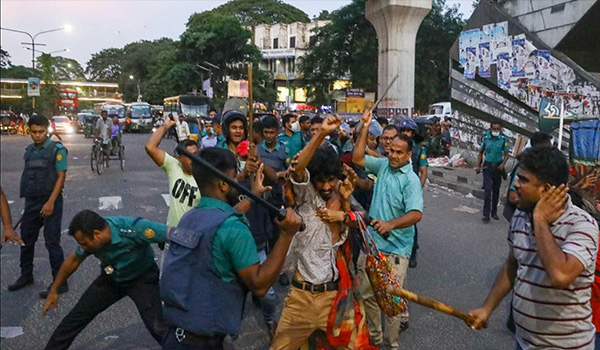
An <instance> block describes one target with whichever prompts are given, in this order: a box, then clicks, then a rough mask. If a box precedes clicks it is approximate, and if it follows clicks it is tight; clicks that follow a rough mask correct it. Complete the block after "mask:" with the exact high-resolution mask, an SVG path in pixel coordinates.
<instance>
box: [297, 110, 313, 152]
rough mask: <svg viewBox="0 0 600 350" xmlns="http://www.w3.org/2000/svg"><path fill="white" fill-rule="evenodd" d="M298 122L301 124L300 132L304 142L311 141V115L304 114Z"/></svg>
mask: <svg viewBox="0 0 600 350" xmlns="http://www.w3.org/2000/svg"><path fill="white" fill-rule="evenodd" d="M298 123H299V124H300V132H301V133H302V142H303V144H304V145H306V144H308V141H310V117H309V116H307V115H303V116H301V117H300V119H298Z"/></svg>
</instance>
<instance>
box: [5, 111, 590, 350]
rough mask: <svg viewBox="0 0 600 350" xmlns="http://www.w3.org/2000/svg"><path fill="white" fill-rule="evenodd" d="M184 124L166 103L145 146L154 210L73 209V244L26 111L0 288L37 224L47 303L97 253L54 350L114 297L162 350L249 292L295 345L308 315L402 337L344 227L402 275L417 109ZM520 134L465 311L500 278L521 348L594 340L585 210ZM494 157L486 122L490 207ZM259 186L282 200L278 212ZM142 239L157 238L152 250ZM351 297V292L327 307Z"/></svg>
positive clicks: (57, 168)
mask: <svg viewBox="0 0 600 350" xmlns="http://www.w3.org/2000/svg"><path fill="white" fill-rule="evenodd" d="M100 124H102V125H100ZM250 124H252V125H250ZM98 125H100V128H101V130H100V131H98V132H100V133H106V135H104V136H105V137H107V138H108V139H110V136H109V133H110V131H109V130H110V129H111V128H110V126H111V123H110V120H109V119H108V120H107V119H106V118H105V117H104V116H103V118H101V119H100V120H99V121H98ZM198 125H199V128H200V130H197V134H198V137H197V138H196V139H195V140H194V139H191V138H190V136H191V135H192V134H193V133H191V132H190V130H189V127H188V125H187V123H186V122H185V118H183V116H180V117H179V118H178V120H175V118H170V117H168V118H165V120H164V122H163V123H162V125H161V126H160V127H158V129H157V130H156V131H155V132H154V133H153V134H152V135H151V137H150V139H149V140H148V142H147V144H146V147H145V149H146V152H147V153H148V155H149V156H150V158H151V159H152V160H153V161H154V163H155V164H156V165H157V166H158V167H160V168H161V169H162V170H164V171H165V173H166V175H167V178H168V186H169V188H168V189H169V195H170V207H169V212H168V215H167V220H166V224H161V223H157V222H153V221H149V220H146V219H142V218H133V217H119V216H112V217H101V216H100V215H99V214H97V213H95V212H93V211H90V210H83V211H81V212H79V213H78V214H77V215H75V217H74V218H73V219H72V221H71V223H70V224H69V229H68V234H69V235H70V236H71V237H73V239H74V240H75V241H76V242H77V244H78V248H77V250H76V251H75V252H73V253H71V254H69V255H68V256H67V258H66V259H65V258H64V255H63V251H62V248H61V247H60V221H61V218H62V195H61V191H62V187H63V185H64V181H65V173H66V170H67V169H66V154H67V153H66V152H67V151H66V149H65V147H64V146H63V145H62V144H61V143H60V142H54V141H52V140H50V138H48V136H47V128H48V120H47V119H46V118H43V117H41V116H35V117H32V118H31V119H30V120H29V126H30V130H31V137H32V140H33V142H34V143H33V144H32V145H31V146H29V147H28V148H27V151H26V155H25V169H24V171H23V177H22V182H21V197H24V198H25V212H24V215H23V221H22V229H21V236H20V237H19V235H18V234H16V233H15V232H14V231H13V230H12V223H11V221H10V213H9V212H6V211H5V209H6V210H8V204H5V202H4V200H5V199H4V194H3V193H2V196H3V197H2V198H3V203H2V209H3V212H2V219H3V223H4V231H3V235H2V243H3V244H4V242H5V241H12V242H15V243H18V244H20V245H21V276H20V277H19V279H18V280H17V281H16V282H15V283H14V284H12V285H10V286H9V290H11V291H13V290H18V289H21V288H24V287H26V286H28V285H30V284H32V283H33V272H32V271H33V255H34V246H35V242H36V240H37V238H38V235H39V230H40V228H41V227H42V226H44V237H45V242H46V247H47V249H48V251H49V253H50V263H51V266H52V274H53V283H52V285H51V286H50V287H49V288H48V289H46V290H44V291H43V292H42V293H41V294H40V296H41V297H42V298H45V299H46V302H45V305H44V307H43V313H46V312H47V311H48V310H49V309H50V308H54V309H55V310H56V308H57V307H58V303H57V302H58V298H59V294H62V293H65V292H67V291H68V284H67V280H68V278H69V276H71V275H72V274H73V273H75V272H76V270H77V268H78V267H79V266H80V264H81V263H82V262H83V261H84V259H86V258H87V257H88V256H90V255H94V256H95V257H96V258H98V259H99V260H100V262H101V266H102V271H101V274H100V275H99V276H98V277H97V278H96V279H95V280H94V282H92V284H91V285H90V286H89V287H88V289H87V290H86V291H85V292H84V294H83V295H82V296H81V298H80V299H79V301H78V303H77V304H76V305H75V306H74V307H73V309H72V310H71V311H70V312H69V314H68V315H67V316H66V317H65V318H64V319H63V320H62V322H61V323H60V324H59V326H58V327H57V329H56V330H55V331H54V333H53V334H52V336H51V337H50V340H49V341H48V343H47V345H46V349H67V348H68V347H69V346H70V344H71V343H72V342H73V340H74V339H75V337H76V336H77V335H78V334H79V333H80V332H81V331H82V330H83V329H84V328H85V327H86V326H87V325H88V324H89V323H90V322H91V320H92V319H93V318H94V317H95V316H96V315H98V314H99V313H101V312H103V311H104V310H105V309H106V308H108V307H109V306H110V305H112V304H114V303H116V302H117V301H118V300H120V299H121V298H123V297H125V296H127V297H129V298H131V299H132V300H133V302H134V303H135V305H136V307H137V309H138V311H139V313H140V316H141V318H142V320H143V322H144V324H145V326H146V328H147V329H148V330H149V332H150V334H151V335H152V336H153V337H154V338H155V339H156V341H157V342H159V343H160V344H162V347H163V349H222V348H223V341H224V338H225V337H226V336H228V335H229V336H232V337H233V338H235V337H236V336H238V335H239V334H240V332H241V322H242V318H243V311H244V304H245V299H246V297H247V295H248V292H250V293H251V295H252V298H253V299H254V300H255V302H256V304H257V305H258V306H259V307H260V309H261V311H262V314H263V318H264V323H265V326H266V329H267V331H268V334H269V337H270V339H271V349H273V350H296V349H299V348H300V347H301V346H303V344H305V343H306V342H307V341H308V339H309V338H311V335H313V334H314V333H315V331H320V332H321V333H320V334H324V338H325V339H326V342H327V343H329V344H330V345H331V346H335V347H337V348H348V349H353V348H356V349H361V350H370V349H375V348H382V349H388V350H389V349H398V348H400V347H401V346H402V345H401V344H400V342H399V334H400V333H401V332H403V331H406V330H407V329H408V328H409V313H408V308H405V309H404V312H402V313H400V314H398V315H395V316H388V315H387V314H385V313H382V308H381V304H380V303H378V299H377V292H376V291H375V286H373V285H372V282H371V279H370V278H369V271H368V270H369V269H368V268H367V264H366V260H367V256H366V254H365V253H364V249H361V244H360V242H361V239H360V238H358V237H359V236H358V234H359V231H360V227H361V225H360V224H361V220H362V219H361V218H365V221H366V222H367V224H368V225H369V226H368V230H369V231H370V233H371V234H372V237H373V242H372V244H374V246H375V247H376V248H377V250H378V251H380V252H381V253H383V254H384V255H385V256H386V258H387V262H389V269H391V270H392V271H393V275H394V276H395V278H396V281H395V283H397V285H398V286H399V287H401V286H402V284H403V283H404V281H405V280H406V275H407V271H408V269H409V268H411V267H412V268H414V267H416V266H417V249H418V248H419V243H418V230H417V224H418V223H419V222H420V221H421V220H422V218H423V215H426V214H425V213H424V212H423V187H424V186H426V184H427V170H428V161H427V158H428V154H427V149H428V147H429V146H428V142H429V141H427V140H428V139H426V138H425V136H426V135H420V134H419V129H418V127H417V124H416V123H415V121H414V120H413V119H411V118H406V119H402V120H400V121H398V122H396V123H395V124H390V122H388V121H387V120H386V119H385V118H379V119H375V118H374V117H373V115H372V113H371V112H370V111H367V112H365V113H364V114H363V116H362V117H361V118H360V119H359V120H356V121H348V122H345V121H342V120H341V118H340V117H338V116H336V115H327V116H325V117H321V116H314V117H312V118H309V117H308V116H297V115H295V114H292V113H287V114H284V115H283V116H282V117H281V118H278V117H276V116H275V115H264V116H262V117H261V118H256V119H255V120H252V123H249V122H248V116H247V115H246V114H245V113H243V112H240V111H237V110H230V111H227V112H225V113H223V114H219V113H217V112H216V111H211V113H210V119H208V120H207V121H206V122H205V123H199V124H198ZM448 125H449V121H448V120H445V121H444V125H442V123H440V122H439V121H438V122H437V123H435V124H434V125H433V128H434V129H435V131H434V132H435V135H436V136H440V135H442V134H444V133H446V132H448V130H445V129H446V128H448V129H449V126H448ZM172 130H175V135H174V136H175V137H176V138H177V141H178V148H177V149H176V151H175V152H176V153H175V155H174V156H172V155H170V154H169V153H168V152H167V151H164V150H163V149H161V148H160V143H161V141H162V140H163V138H164V137H165V136H169V134H170V133H171V131H172ZM534 136H535V137H534V138H533V139H532V140H531V141H532V142H531V143H532V147H531V148H528V149H526V150H525V151H523V152H522V153H521V154H520V155H519V156H518V158H517V162H518V170H514V171H513V174H512V176H511V183H510V191H509V194H508V198H507V199H508V203H509V204H510V205H511V206H512V210H513V212H512V213H510V214H505V217H507V219H508V220H509V221H510V229H509V233H508V246H509V253H508V258H507V260H506V263H505V265H504V266H503V268H502V270H501V272H500V274H499V275H498V278H497V279H496V282H495V284H494V286H493V287H492V289H491V290H490V293H489V295H488V297H487V298H486V300H485V302H484V304H483V306H482V307H481V308H479V309H476V310H473V311H471V312H470V313H469V314H470V315H471V321H469V322H467V325H468V326H469V327H471V328H474V329H479V328H484V327H485V326H486V322H487V320H488V319H489V317H490V315H491V313H492V311H493V310H494V309H495V308H496V307H497V306H498V305H499V303H500V301H501V300H502V299H503V298H504V297H505V296H506V295H509V294H511V296H512V310H513V312H512V318H513V319H514V320H513V321H512V322H513V323H512V324H513V325H514V327H515V328H516V333H515V337H516V343H517V348H518V349H525V350H528V349H557V348H560V349H566V348H572V349H574V348H578V349H589V350H591V349H594V346H595V345H594V344H596V349H597V348H598V345H599V344H598V341H597V342H596V343H595V339H596V338H598V336H597V333H596V332H597V331H600V325H599V324H598V323H599V322H598V321H599V320H598V318H600V315H598V311H600V310H598V304H596V306H595V309H594V310H592V306H591V304H590V299H591V297H592V294H593V293H596V294H595V295H596V297H598V294H600V293H598V292H599V289H600V287H599V283H600V276H599V274H600V272H599V270H600V268H599V267H598V265H597V264H598V261H597V254H598V238H599V230H598V223H597V221H596V219H597V218H594V217H592V216H591V215H590V214H589V213H587V212H586V211H584V210H582V209H581V208H580V207H578V206H577V205H575V204H574V202H575V201H574V200H572V196H571V195H570V194H569V193H568V184H569V165H568V162H567V159H566V158H565V156H564V155H563V153H561V152H560V151H559V150H558V149H557V148H555V147H552V145H551V144H550V143H549V142H547V141H548V140H549V139H548V137H546V136H544V135H543V134H540V133H538V134H536V135H534ZM440 142H441V136H440ZM181 149H183V150H186V151H187V152H189V153H191V154H194V155H195V156H197V157H199V158H201V159H203V160H204V161H205V163H201V162H197V161H194V160H193V159H191V158H190V157H188V156H187V155H186V154H183V153H185V152H182V151H181ZM507 160H508V143H507V141H506V139H505V137H504V136H503V135H502V133H501V126H500V125H499V124H497V123H493V124H492V125H491V129H490V131H489V133H488V134H486V135H485V136H484V139H483V142H482V146H481V152H480V157H479V164H478V167H477V171H478V172H479V171H481V169H482V168H483V174H484V189H485V193H486V195H485V201H484V203H485V204H484V209H483V220H484V221H486V222H489V220H490V217H491V218H493V219H499V218H498V211H497V208H498V206H497V204H498V202H499V189H500V181H501V180H500V179H501V177H502V173H503V172H504V170H505V167H506V163H507ZM207 164H208V165H210V167H208V166H207ZM214 169H216V170H218V172H215V171H214ZM223 174H224V175H225V176H226V178H225V177H224V176H223ZM232 181H235V182H236V183H237V184H240V185H241V186H243V187H245V188H246V189H247V190H248V191H250V192H251V193H252V194H253V196H250V195H245V194H242V193H241V192H240V191H238V190H237V189H236V187H237V186H234V185H233V184H232ZM588 181H591V182H592V183H594V179H592V180H588ZM595 181H596V182H595V183H596V184H597V183H598V178H597V177H596V178H595ZM255 196H257V197H261V198H262V199H264V200H265V201H266V202H268V203H269V204H270V205H271V206H272V207H275V208H279V209H283V208H285V218H283V217H282V216H281V215H280V216H277V215H275V214H274V213H273V211H272V210H269V208H267V207H265V206H264V205H261V203H258V202H256V198H255ZM152 244H158V245H159V246H160V247H161V249H164V250H163V251H162V252H161V257H160V259H159V263H158V264H157V263H155V261H154V251H153V249H152V247H151V245H152ZM277 280H279V281H280V282H281V283H284V284H286V283H290V284H291V286H290V292H289V294H288V296H287V298H286V299H285V302H284V304H283V311H282V313H281V315H280V316H279V318H278V317H277V314H276V310H277V306H278V304H277V303H278V301H277V298H276V296H275V292H274V290H273V288H272V285H273V284H274V283H275V282H276V281H277ZM290 280H291V281H290ZM481 283H483V281H481ZM594 283H595V284H594ZM348 295H350V297H349V296H348ZM347 302H351V303H354V305H355V307H351V308H350V309H343V308H340V305H341V304H343V303H347ZM340 310H346V312H340ZM347 310H350V311H347ZM592 311H594V312H592ZM592 321H593V322H595V323H594V324H595V325H596V326H595V327H597V328H594V324H593V323H592Z"/></svg>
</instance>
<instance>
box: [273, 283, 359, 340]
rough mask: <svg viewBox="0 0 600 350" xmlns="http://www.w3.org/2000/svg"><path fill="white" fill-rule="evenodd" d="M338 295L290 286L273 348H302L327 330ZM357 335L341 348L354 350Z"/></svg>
mask: <svg viewBox="0 0 600 350" xmlns="http://www.w3.org/2000/svg"><path fill="white" fill-rule="evenodd" d="M336 294H337V291H328V292H323V293H316V294H313V293H311V292H309V291H306V290H302V289H298V288H295V287H290V292H289V294H288V296H287V298H286V299H285V303H284V306H283V312H282V313H281V317H280V318H279V323H278V325H277V331H276V332H275V337H274V338H273V343H272V344H271V350H298V348H300V346H302V345H303V344H304V343H305V342H306V341H307V339H308V337H309V336H310V335H311V334H312V333H313V332H314V331H316V330H317V329H320V330H322V331H324V332H327V318H328V317H329V312H330V310H331V305H332V304H333V300H334V299H335V296H336ZM355 337H356V330H355V331H354V332H353V334H352V339H351V340H350V344H348V347H338V349H352V348H353V347H354V339H355Z"/></svg>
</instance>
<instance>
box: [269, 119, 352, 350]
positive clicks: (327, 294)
mask: <svg viewBox="0 0 600 350" xmlns="http://www.w3.org/2000/svg"><path fill="white" fill-rule="evenodd" d="M340 122H341V120H340V118H339V117H334V116H328V117H327V118H326V119H325V121H324V122H323V123H322V124H321V129H320V130H319V132H317V133H315V132H313V134H312V135H313V136H312V138H311V140H310V142H309V143H308V145H307V146H306V148H304V149H303V150H302V152H300V154H299V157H298V159H297V163H296V164H294V165H293V170H292V173H291V182H292V184H293V191H294V196H295V199H296V204H297V206H296V209H295V210H296V211H297V213H298V215H300V216H301V217H302V218H304V224H305V225H306V229H305V230H304V231H302V232H300V233H298V234H297V235H296V236H295V238H294V243H293V245H292V247H291V248H290V252H289V254H288V255H289V257H288V258H287V259H288V261H287V262H286V265H287V264H289V265H290V270H291V271H293V272H294V277H293V279H292V287H291V289H290V292H289V294H288V296H287V299H286V301H285V305H284V308H283V312H282V313H281V317H280V319H279V324H278V326H277V331H276V332H275V338H274V339H273V343H272V345H271V349H272V350H296V349H298V348H299V347H300V346H301V345H302V344H303V343H304V342H305V341H306V340H307V339H308V337H309V336H310V335H311V334H312V333H313V332H314V331H316V330H321V331H327V329H328V327H327V321H328V318H329V315H330V313H331V308H332V305H333V303H334V299H335V298H336V295H337V294H338V287H339V279H340V272H339V271H338V267H337V264H336V257H337V253H338V249H339V247H340V246H341V245H342V244H343V243H344V242H345V241H346V239H347V238H348V230H347V226H346V225H345V224H344V223H343V222H342V221H344V215H342V220H340V221H337V220H336V221H335V222H326V221H325V220H321V218H320V216H323V217H325V216H328V215H329V211H332V212H333V211H336V212H340V211H344V212H348V211H350V201H349V197H350V195H351V194H352V191H353V190H354V186H353V185H352V184H351V183H349V184H348V185H349V187H350V188H346V189H345V191H344V190H340V189H339V183H340V179H341V176H342V166H341V163H340V161H339V159H338V157H337V156H336V154H335V152H333V150H331V149H329V148H322V147H320V146H321V144H322V143H323V141H324V140H325V137H326V136H327V135H329V134H330V133H332V132H334V131H335V130H336V129H337V128H338V127H339V125H340ZM313 131H314V129H313ZM340 192H342V193H343V195H342V193H340ZM316 213H319V215H320V216H318V215H315V214H316ZM342 214H343V213H342ZM341 316H342V315H340V317H341ZM352 345H353V344H352V341H350V343H348V344H346V345H344V346H341V348H349V349H351V348H352Z"/></svg>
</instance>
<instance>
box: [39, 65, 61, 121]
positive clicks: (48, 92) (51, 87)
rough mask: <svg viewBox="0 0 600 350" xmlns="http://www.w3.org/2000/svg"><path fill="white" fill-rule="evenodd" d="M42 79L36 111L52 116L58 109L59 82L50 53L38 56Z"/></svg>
mask: <svg viewBox="0 0 600 350" xmlns="http://www.w3.org/2000/svg"><path fill="white" fill-rule="evenodd" d="M37 60H38V62H39V66H40V71H41V74H40V79H41V81H43V82H44V84H41V87H40V97H39V98H38V99H37V101H36V111H37V112H38V113H40V114H42V115H45V116H48V117H49V116H52V115H53V114H54V112H55V111H56V108H57V107H56V101H57V100H58V84H56V81H55V77H54V68H53V66H54V62H53V61H54V59H53V57H52V56H50V55H48V54H45V53H44V54H42V55H41V56H40V57H38V59H37Z"/></svg>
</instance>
